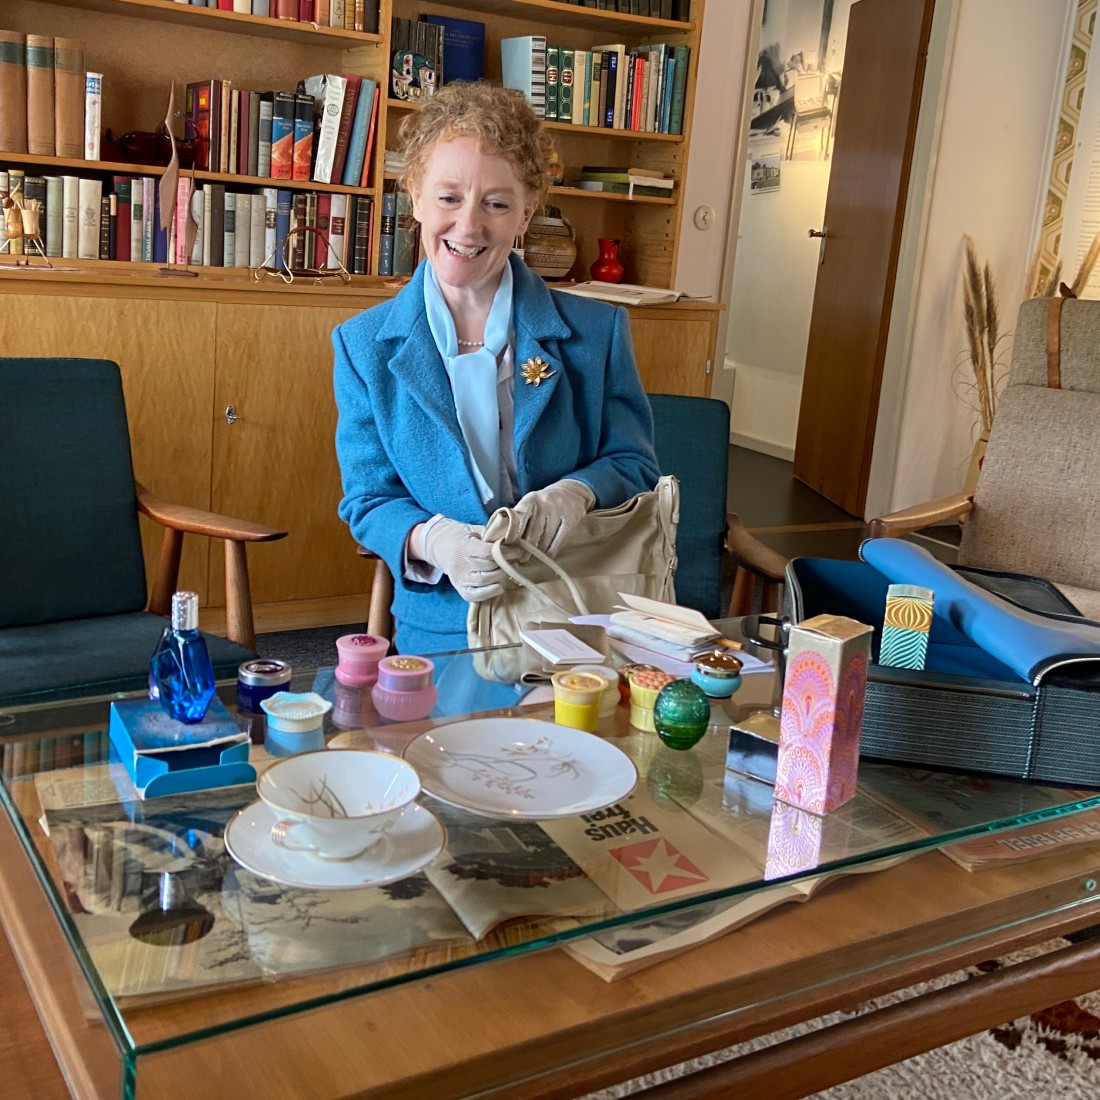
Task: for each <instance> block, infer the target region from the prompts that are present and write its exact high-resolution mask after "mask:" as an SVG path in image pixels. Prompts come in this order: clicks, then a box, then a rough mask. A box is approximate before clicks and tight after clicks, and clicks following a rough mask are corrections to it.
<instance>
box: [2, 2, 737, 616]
mask: <svg viewBox="0 0 1100 1100" xmlns="http://www.w3.org/2000/svg"><path fill="white" fill-rule="evenodd" d="M376 2H377V4H378V27H379V33H376V34H375V33H360V32H352V31H345V30H332V29H328V28H314V27H312V26H308V25H305V24H299V23H293V22H289V21H283V20H274V19H265V18H259V17H255V16H251V15H243V14H237V13H234V12H225V11H218V10H213V9H205V8H197V7H192V6H189V5H184V4H180V3H173V2H171V0H5V3H4V4H3V5H2V8H3V11H2V13H0V27H4V28H5V29H8V30H14V31H21V32H23V33H27V32H31V33H40V34H48V35H61V36H64V37H69V38H78V39H81V40H83V42H84V44H85V64H86V68H87V69H89V70H91V71H95V72H102V73H103V74H104V89H103V107H102V118H103V127H104V129H106V128H108V127H109V128H110V129H111V130H112V131H113V132H114V134H115V135H116V136H118V135H120V134H122V133H125V132H126V131H128V130H153V129H155V128H156V126H157V125H158V124H159V122H161V121H162V119H163V117H164V114H165V110H166V106H167V98H168V83H169V81H174V82H175V85H176V95H177V106H178V107H179V108H182V106H183V103H182V95H183V88H184V86H185V85H186V84H187V83H191V82H195V81H200V80H205V79H209V78H211V77H216V76H220V77H224V78H226V79H229V80H232V81H233V82H234V84H235V85H237V86H239V87H243V88H247V89H267V88H282V89H290V88H293V86H294V84H295V83H296V82H297V81H298V80H299V79H301V78H303V77H305V76H308V75H312V74H317V73H326V72H356V73H359V74H361V75H363V76H367V77H370V78H371V79H373V80H375V81H377V82H378V84H379V87H380V88H381V89H383V90H385V89H386V88H387V87H388V80H387V74H388V71H389V55H390V51H389V33H390V20H391V19H392V18H393V17H395V16H397V17H403V18H417V17H422V16H424V15H427V14H431V13H434V14H440V15H451V16H456V17H458V18H463V19H475V20H479V21H482V22H484V23H485V25H486V54H485V76H486V77H487V78H488V79H490V80H492V79H499V77H500V49H499V42H500V39H501V38H504V37H514V36H517V35H520V34H525V33H531V32H532V29H533V28H538V33H544V34H546V35H547V36H548V37H552V38H553V39H554V40H556V41H558V42H560V43H562V44H567V45H571V46H574V47H576V48H591V47H592V46H594V45H598V44H600V43H606V42H613V41H614V42H622V43H624V44H625V45H626V46H627V48H629V47H630V46H632V45H637V44H642V43H648V42H657V41H665V42H668V43H669V44H674V45H687V46H689V47H690V48H691V67H690V70H689V78H688V82H687V88H686V97H685V108H684V133H683V134H677V135H671V134H657V133H638V132H633V131H625V130H611V129H602V128H595V127H582V126H574V125H570V124H561V123H549V124H548V126H549V128H550V130H551V131H552V133H553V135H554V137H555V141H556V144H557V146H558V149H559V152H560V154H561V159H562V162H563V164H564V166H565V169H566V177H565V183H564V185H563V186H560V187H553V188H551V192H550V200H549V201H550V202H552V203H553V204H554V205H557V206H559V207H560V208H561V210H562V212H563V213H564V214H565V216H566V217H567V218H569V220H570V221H571V222H572V223H573V225H574V227H575V228H576V231H577V244H578V260H577V264H576V266H575V267H574V270H573V275H574V277H576V278H578V279H584V278H587V268H588V265H589V264H590V263H591V262H592V261H593V260H594V259H595V257H596V244H595V242H596V238H598V237H616V238H619V239H620V240H621V241H622V242H623V246H622V250H621V255H622V257H623V259H624V263H625V264H626V266H627V274H626V278H627V280H628V281H631V282H640V283H648V284H652V285H657V286H671V285H672V282H673V279H674V277H675V271H676V261H677V251H678V243H679V237H680V227H681V221H682V218H683V211H682V208H681V203H682V194H683V186H682V184H683V180H682V173H683V172H684V170H685V166H686V163H687V152H688V148H689V144H690V141H691V135H690V130H691V122H690V120H691V115H692V104H693V95H694V84H695V79H694V78H695V63H696V59H697V57H698V47H699V33H700V26H701V21H702V10H703V0H693V2H692V21H691V22H686V23H685V22H676V21H670V20H660V19H653V18H649V17H642V16H630V15H624V14H619V13H616V12H607V11H599V10H596V9H591V8H584V7H580V6H576V5H573V4H564V3H559V2H557V0H462V2H458V0H456V2H452V3H439V2H435V0H426V2H423V3H420V2H416V0H376ZM409 109H410V108H409V107H408V106H407V105H405V104H401V103H398V102H395V101H389V100H387V99H382V100H381V102H380V109H379V113H378V120H377V130H376V136H375V143H374V151H373V161H372V175H371V177H370V179H369V182H370V184H371V186H369V187H366V188H355V187H344V186H342V185H340V184H324V185H322V184H315V183H312V182H306V181H292V180H280V181H278V185H279V187H285V188H288V189H290V190H292V191H294V192H300V191H302V190H306V189H308V190H317V191H326V192H330V193H332V194H340V193H348V194H366V195H370V196H372V197H373V198H374V199H375V212H376V216H375V218H374V225H373V239H372V242H371V265H370V270H371V271H376V270H377V257H378V245H379V240H378V238H379V220H380V219H379V218H378V217H377V205H378V203H377V199H378V196H379V195H380V194H381V190H382V182H383V165H384V156H385V150H386V148H387V146H392V145H394V144H395V143H396V128H397V126H398V125H399V123H400V120H401V118H402V117H403V114H404V112H406V111H407V110H409ZM584 164H624V165H629V166H638V167H645V168H650V169H660V170H662V171H665V172H667V173H669V174H672V175H674V176H675V177H676V178H677V180H678V183H677V186H676V188H675V189H674V191H673V193H672V197H671V198H663V197H660V198H650V197H646V198H635V199H633V200H628V199H627V198H626V196H624V195H619V194H610V193H601V192H591V191H582V190H580V189H578V188H575V187H570V186H569V185H568V181H569V178H570V175H569V173H570V170H571V169H579V168H580V167H581V166H582V165H584ZM9 167H17V168H22V169H23V170H24V171H26V172H27V174H30V171H31V170H32V169H33V170H34V171H35V172H36V173H37V174H53V175H60V174H82V173H83V174H88V175H99V176H100V177H101V178H103V179H105V180H107V179H109V178H110V177H111V176H112V175H115V174H118V175H132V176H151V177H153V178H154V179H155V178H157V177H159V176H160V175H161V173H162V169H159V168H155V167H148V166H143V165H136V164H117V163H112V162H108V161H85V160H79V159H76V160H74V159H67V158H59V157H49V156H41V155H32V154H29V153H0V169H3V168H9ZM195 177H196V180H197V181H199V182H204V181H211V182H215V183H222V184H225V185H227V186H232V187H236V188H239V189H241V190H246V189H251V188H254V187H256V188H258V187H261V186H270V185H271V184H272V181H270V180H268V179H262V178H259V177H253V176H246V175H239V174H233V173H219V172H209V171H198V172H196V173H195ZM53 262H54V263H55V264H56V265H57V270H54V271H44V270H41V269H39V268H38V267H35V268H30V269H28V268H27V267H25V266H24V267H18V268H17V267H15V266H12V262H11V261H10V260H9V259H8V257H7V256H0V297H2V299H3V308H2V309H0V349H3V354H4V355H38V356H47V355H75V356H87V357H106V358H111V359H114V360H116V361H117V362H118V363H119V364H120V366H121V368H122V373H123V385H124V387H125V391H126V399H127V407H128V410H129V418H130V430H131V438H132V449H133V454H134V463H135V473H136V476H137V477H138V478H139V479H140V480H141V481H142V482H143V483H144V484H146V485H148V486H149V488H150V489H152V490H153V491H154V492H156V493H158V494H159V495H161V496H164V497H165V498H167V499H171V500H177V501H179V502H181V503H184V504H190V505H193V506H195V507H201V508H209V509H212V510H215V511H219V512H224V513H227V514H232V515H241V516H249V517H251V518H254V519H256V520H257V521H259V522H264V523H270V524H272V525H275V526H280V527H285V528H287V529H288V530H289V531H290V537H289V538H287V539H285V540H283V541H281V542H279V543H275V544H272V545H271V546H269V547H265V548H264V550H265V553H263V554H254V555H252V556H251V557H250V570H251V573H252V590H253V594H254V598H255V600H256V602H257V624H258V626H259V627H260V629H282V628H284V627H285V628H293V627H300V626H308V625H312V624H322V623H331V622H339V621H344V622H353V621H357V620H361V618H362V616H363V615H364V614H365V605H366V593H367V592H369V588H370V576H369V570H370V566H369V565H368V564H367V563H365V562H364V561H363V560H362V559H360V558H358V557H357V556H356V555H355V552H354V549H355V548H354V545H353V543H352V540H351V537H350V535H349V534H348V532H347V529H346V527H345V525H344V524H343V523H342V522H341V521H340V520H339V519H338V518H337V517H336V505H337V502H338V500H339V496H340V479H339V470H338V467H337V464H336V460H335V454H334V452H333V448H332V447H331V439H332V436H333V431H334V428H335V410H334V409H333V407H332V402H331V371H332V353H331V343H330V333H331V330H332V328H333V327H335V325H337V324H339V323H341V322H342V321H344V320H346V319H348V318H350V317H351V316H353V315H354V314H356V313H358V312H360V311H361V310H363V309H367V308H370V307H371V306H373V305H375V304H377V303H379V302H381V301H383V300H385V299H386V298H389V297H392V295H393V294H394V293H396V290H397V288H398V285H399V284H397V283H395V282H394V281H393V280H385V279H383V278H380V277H378V276H376V275H366V276H361V275H357V276H354V277H353V278H352V281H351V284H350V285H348V286H343V285H338V281H337V280H328V281H326V282H325V283H324V284H323V285H314V284H312V283H310V282H308V281H306V280H302V279H296V280H295V281H294V283H293V284H292V285H290V286H286V285H284V284H282V283H280V282H279V281H278V280H275V279H266V280H263V281H261V282H257V281H256V280H255V279H254V278H253V277H252V274H251V272H250V271H249V270H248V269H247V268H240V267H222V268H214V267H207V268H203V267H197V268H196V267H192V268H171V267H164V266H163V265H161V264H157V263H140V262H137V263H135V262H130V263H125V262H120V261H110V260H92V259H88V260H72V259H64V260H57V259H55V260H54V261H53ZM718 315H719V307H718V306H716V305H713V304H711V303H701V302H681V303H678V304H677V305H675V306H668V307H655V308H649V309H645V310H632V311H631V325H632V332H633V335H634V341H635V350H636V354H637V358H638V363H639V368H640V370H641V373H642V378H643V382H644V384H645V385H646V387H647V388H648V389H650V390H655V391H663V392H680V393H706V392H708V391H709V381H710V375H709V366H710V362H711V361H713V356H714V346H715V341H716V336H717V328H718ZM673 349H675V353H673ZM689 360H690V363H691V369H690V371H689V370H688V369H687V367H686V366H685V364H686V363H688V362H689ZM228 405H233V406H234V408H235V409H236V410H237V411H238V413H239V415H240V419H239V420H238V421H236V422H234V423H227V420H226V417H225V409H226V407H227V406H228ZM326 441H328V444H326ZM143 537H144V539H145V555H146V561H147V563H148V566H149V568H150V571H151V570H152V568H153V567H154V565H155V562H156V560H157V555H158V553H159V536H158V534H157V533H156V532H155V531H153V530H152V528H151V527H150V528H149V529H148V530H145V529H143ZM210 553H211V551H210V550H209V549H208V548H205V547H203V546H201V545H199V541H198V540H195V542H194V543H193V544H188V543H187V542H186V541H185V546H184V558H183V563H182V568H181V584H184V585H186V586H188V587H193V588H195V589H196V590H197V591H198V592H199V593H200V600H201V603H202V606H203V608H204V623H207V624H216V621H217V618H216V616H217V608H218V607H219V606H220V605H221V604H222V603H223V602H224V593H222V591H221V590H220V586H221V583H222V581H221V568H220V563H219V562H218V561H217V560H213V561H211V558H210ZM214 553H217V551H216V550H215V551H214Z"/></svg>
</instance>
